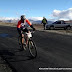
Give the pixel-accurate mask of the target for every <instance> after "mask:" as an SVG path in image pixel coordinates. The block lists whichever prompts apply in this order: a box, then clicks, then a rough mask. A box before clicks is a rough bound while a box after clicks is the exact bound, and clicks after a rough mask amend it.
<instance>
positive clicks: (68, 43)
mask: <svg viewBox="0 0 72 72" xmlns="http://www.w3.org/2000/svg"><path fill="white" fill-rule="evenodd" d="M17 37H18V33H17V31H16V28H15V27H8V26H6V27H4V26H0V55H1V57H2V58H3V59H5V60H6V62H7V63H8V65H9V66H10V67H11V68H12V69H13V72H72V71H49V70H48V71H42V70H39V68H48V67H49V68H51V67H53V68H56V67H57V68H58V67H59V68H62V67H63V68H67V67H72V37H71V36H67V35H60V34H56V33H50V32H43V31H36V32H35V34H34V37H33V40H34V41H35V43H36V45H37V51H38V56H37V58H35V59H31V58H30V57H29V55H28V52H27V51H19V49H20V47H19V45H18V39H17Z"/></svg>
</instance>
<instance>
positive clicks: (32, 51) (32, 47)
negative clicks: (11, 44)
mask: <svg viewBox="0 0 72 72" xmlns="http://www.w3.org/2000/svg"><path fill="white" fill-rule="evenodd" d="M33 33H34V32H32V31H30V32H29V33H27V32H22V34H24V43H25V44H26V37H27V36H28V44H27V46H25V45H24V44H22V37H21V36H19V37H18V42H19V46H20V48H24V49H25V48H26V49H28V50H29V53H30V55H31V57H33V58H35V57H36V56H37V50H36V44H35V43H34V41H33V40H32V34H33Z"/></svg>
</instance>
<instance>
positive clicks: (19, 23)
mask: <svg viewBox="0 0 72 72" xmlns="http://www.w3.org/2000/svg"><path fill="white" fill-rule="evenodd" d="M25 22H26V23H28V24H29V25H30V26H31V25H32V24H31V23H30V21H29V20H27V19H26V20H25ZM20 27H21V20H19V21H18V24H17V28H20Z"/></svg>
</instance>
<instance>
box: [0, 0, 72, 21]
mask: <svg viewBox="0 0 72 72" xmlns="http://www.w3.org/2000/svg"><path fill="white" fill-rule="evenodd" d="M22 14H25V15H26V17H27V18H32V19H36V18H37V19H42V17H43V16H45V17H46V18H47V19H65V20H68V19H69V20H71V19H72V0H0V19H1V18H19V17H20V15H22Z"/></svg>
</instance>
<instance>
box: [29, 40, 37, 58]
mask: <svg viewBox="0 0 72 72" xmlns="http://www.w3.org/2000/svg"><path fill="white" fill-rule="evenodd" d="M28 49H29V53H30V55H31V57H33V58H35V57H36V56H37V50H36V45H35V43H34V42H33V41H32V40H29V41H28Z"/></svg>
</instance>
